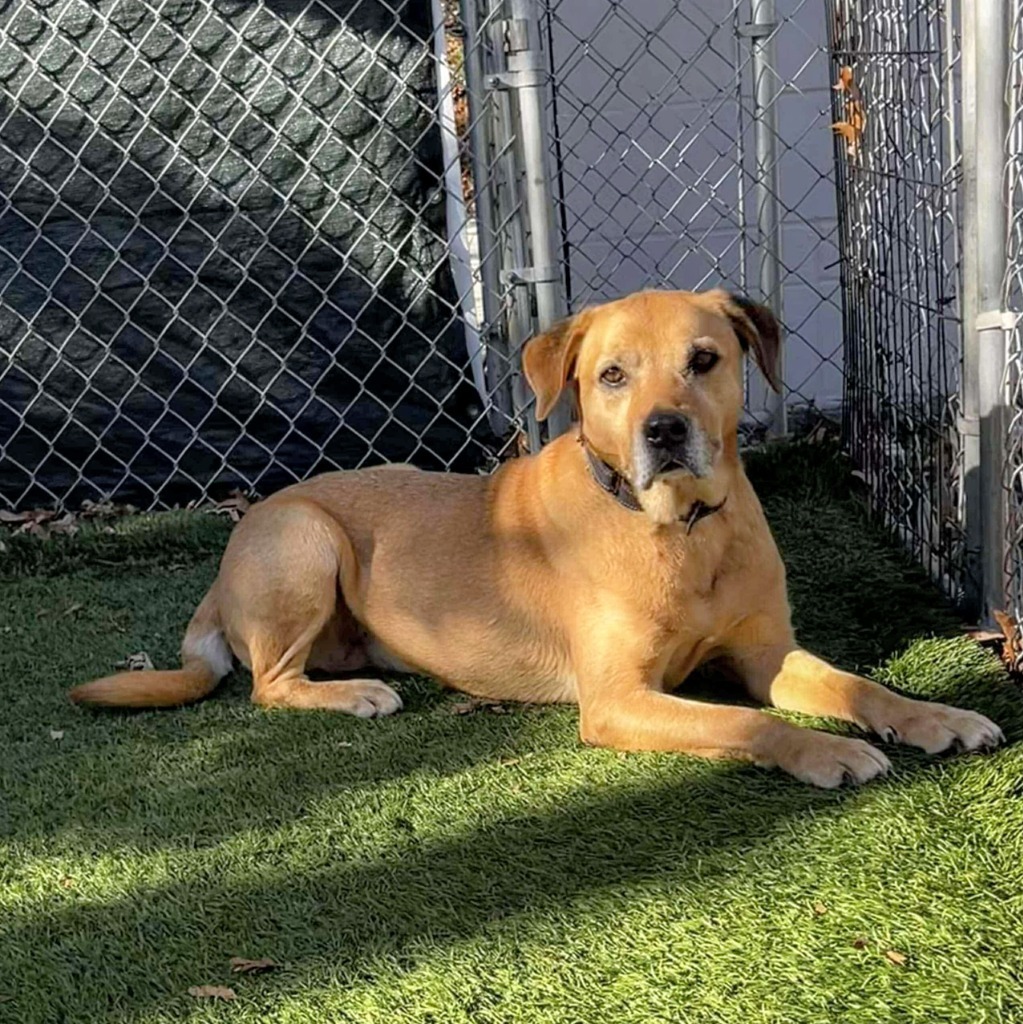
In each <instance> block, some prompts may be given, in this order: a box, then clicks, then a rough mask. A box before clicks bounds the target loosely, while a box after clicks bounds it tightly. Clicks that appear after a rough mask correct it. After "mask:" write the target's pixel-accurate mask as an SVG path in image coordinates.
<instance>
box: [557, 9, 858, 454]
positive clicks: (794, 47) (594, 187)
mask: <svg viewBox="0 0 1023 1024" xmlns="http://www.w3.org/2000/svg"><path fill="white" fill-rule="evenodd" d="M542 6H543V10H544V16H545V22H546V24H545V32H544V42H545V45H546V48H547V51H548V59H549V62H550V68H551V72H552V79H553V91H552V103H551V112H550V121H551V124H552V126H553V127H554V135H553V138H552V143H551V162H552V166H554V167H555V168H556V171H557V184H558V188H557V202H558V215H559V220H560V222H561V226H562V233H563V255H562V260H563V263H564V264H565V267H566V291H567V294H568V297H569V300H570V303H571V305H572V308H573V309H577V308H579V307H580V306H582V305H585V304H586V303H588V302H593V301H598V300H602V299H608V298H613V297H614V296H616V295H619V294H624V293H628V292H630V291H633V290H635V289H637V288H642V287H667V288H683V289H699V288H706V287H714V286H720V285H724V286H726V287H730V288H732V289H733V290H741V291H744V292H746V293H748V294H749V295H750V296H751V297H753V298H755V299H760V300H762V301H765V302H766V303H767V304H768V305H770V306H771V307H772V308H773V310H774V311H775V313H776V314H777V315H778V317H779V319H780V320H781V321H782V322H783V326H784V328H785V343H784V346H783V349H784V360H785V367H784V382H785V394H784V395H783V396H781V397H775V396H774V395H773V393H772V392H771V391H770V390H769V388H768V387H767V386H766V384H765V382H764V381H763V380H762V379H761V377H760V375H759V374H758V373H757V372H756V371H751V373H750V374H749V379H748V383H747V417H746V422H745V430H746V431H747V435H748V436H751V437H762V436H763V435H764V434H765V433H771V434H776V435H777V434H782V433H785V432H787V431H788V430H792V431H796V432H798V431H800V430H801V429H803V427H804V425H805V424H806V423H807V422H811V423H812V422H814V421H816V419H817V417H818V415H819V414H820V413H822V412H823V413H825V414H829V415H833V416H835V417H837V416H838V415H840V409H841V402H842V374H843V355H842V337H841V310H840V290H839V279H838V260H839V257H838V248H837V244H836V210H835V185H834V168H833V161H832V159H831V129H830V127H829V124H830V120H831V118H830V116H829V106H830V101H829V98H828V97H829V87H830V80H829V77H828V76H829V66H828V60H827V51H826V47H825V38H826V35H825V26H824V11H823V5H821V4H820V3H818V2H817V0H783V2H778V3H775V2H767V0H753V2H735V0H733V2H729V3H725V4H721V3H716V2H712V0H696V2H690V3H685V4H679V3H676V2H674V0H636V2H633V3H629V4H622V3H617V2H614V0H545V2H544V3H543V5H542Z"/></svg>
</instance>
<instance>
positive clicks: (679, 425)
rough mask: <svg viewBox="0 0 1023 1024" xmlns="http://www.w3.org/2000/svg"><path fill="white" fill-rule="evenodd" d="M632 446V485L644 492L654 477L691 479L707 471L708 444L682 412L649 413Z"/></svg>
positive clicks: (661, 411)
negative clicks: (677, 475)
mask: <svg viewBox="0 0 1023 1024" xmlns="http://www.w3.org/2000/svg"><path fill="white" fill-rule="evenodd" d="M637 442H638V443H637V444H636V446H635V448H636V450H635V453H634V455H635V458H634V463H635V476H636V479H635V481H634V484H635V486H636V487H637V488H638V489H639V490H641V491H642V490H646V488H648V487H649V486H650V484H651V483H653V480H654V478H655V477H657V476H661V475H662V474H664V473H671V472H674V471H676V470H677V471H680V472H684V473H690V474H692V475H693V476H694V477H702V476H705V475H706V473H707V470H708V468H709V467H708V465H707V445H706V442H705V440H704V438H703V435H702V433H701V432H700V431H699V430H698V429H696V428H694V426H693V424H692V421H691V420H690V419H689V417H688V416H685V415H684V414H683V413H680V412H674V411H669V410H660V411H655V412H652V413H651V414H650V415H649V416H648V417H647V418H646V421H645V422H644V423H643V426H642V429H641V432H640V437H639V438H637Z"/></svg>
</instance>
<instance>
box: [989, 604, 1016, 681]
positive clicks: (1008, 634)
mask: <svg viewBox="0 0 1023 1024" xmlns="http://www.w3.org/2000/svg"><path fill="white" fill-rule="evenodd" d="M991 614H992V615H993V616H994V618H995V622H997V623H998V627H999V629H1001V631H1002V634H1003V635H1004V636H1005V645H1004V646H1003V647H1002V661H1004V662H1005V664H1006V665H1008V666H1009V667H1010V668H1015V667H1016V665H1017V664H1018V663H1019V657H1020V654H1021V653H1023V638H1021V637H1020V635H1019V627H1018V626H1017V625H1016V623H1015V622H1014V621H1013V620H1012V618H1011V617H1010V616H1008V615H1006V614H1005V612H998V611H996V612H992V613H991Z"/></svg>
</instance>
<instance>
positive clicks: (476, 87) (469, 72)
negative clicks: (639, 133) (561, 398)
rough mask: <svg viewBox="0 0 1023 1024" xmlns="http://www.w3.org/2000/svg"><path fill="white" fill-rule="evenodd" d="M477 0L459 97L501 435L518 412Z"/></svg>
mask: <svg viewBox="0 0 1023 1024" xmlns="http://www.w3.org/2000/svg"><path fill="white" fill-rule="evenodd" d="M476 4H477V0H462V25H463V27H464V31H465V51H464V59H465V92H466V98H467V100H468V103H469V139H470V142H471V147H472V176H473V186H474V190H475V200H476V242H477V246H478V249H479V275H480V285H481V290H482V293H483V323H482V325H481V328H482V331H481V333H482V335H483V344H484V352H485V356H484V360H485V363H484V371H485V373H486V381H487V391H488V393H489V397H490V402H491V404H492V405H493V406H494V408H493V409H492V410H491V413H490V426H491V428H492V429H493V431H494V432H495V433H496V434H498V436H502V435H503V434H504V433H505V431H506V430H507V429H508V425H509V423H511V422H512V421H513V419H514V417H515V415H516V413H517V411H518V410H516V409H515V407H514V402H513V401H512V385H511V382H512V375H513V373H514V371H515V370H516V369H517V367H512V366H510V357H509V353H508V344H507V339H506V337H505V335H504V331H503V329H502V324H501V279H500V272H501V267H500V253H499V252H498V249H497V245H498V243H497V234H496V232H495V230H494V186H495V181H494V178H495V176H496V174H497V168H496V160H495V159H494V147H493V145H492V140H491V132H490V131H489V128H490V123H491V121H492V118H491V117H490V116H489V112H488V107H487V96H486V92H485V89H484V74H485V70H484V68H485V64H484V51H485V49H486V45H487V39H486V36H485V35H484V34H483V33H482V32H481V31H480V26H479V16H478V12H477V9H476Z"/></svg>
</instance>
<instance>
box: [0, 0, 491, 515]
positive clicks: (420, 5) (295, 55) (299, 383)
mask: <svg viewBox="0 0 1023 1024" xmlns="http://www.w3.org/2000/svg"><path fill="white" fill-rule="evenodd" d="M0 29H2V31H3V35H4V39H3V43H2V44H0V195H2V197H3V200H4V203H3V206H2V207H0V210H2V214H0V503H3V504H7V505H18V506H21V507H27V506H29V505H32V504H52V503H53V502H54V501H55V500H56V501H63V502H66V503H67V504H69V505H72V506H73V505H76V504H77V503H79V502H80V501H81V500H83V499H86V498H88V499H92V500H96V499H98V498H100V497H104V496H111V495H112V496H114V497H116V498H118V499H120V500H124V501H132V502H135V503H138V504H142V505H144V506H150V505H153V504H173V503H177V502H182V501H186V500H190V499H192V498H195V497H198V496H199V495H201V494H203V493H212V494H213V495H216V494H217V493H218V492H225V491H227V490H229V489H230V488H231V487H235V486H241V487H246V488H253V489H255V490H256V491H258V492H260V493H269V492H270V491H272V490H274V489H276V488H278V487H280V486H282V485H284V484H286V483H289V482H291V481H292V480H294V479H298V478H303V477H305V476H307V475H309V474H310V473H313V472H316V471H319V470H321V469H326V468H333V467H335V466H341V467H352V466H357V465H360V464H366V463H372V462H379V461H382V460H389V461H401V460H408V461H412V462H415V463H417V464H419V465H422V466H425V467H428V468H444V467H450V468H455V469H460V470H466V469H471V468H473V467H475V466H477V465H478V464H479V463H480V462H481V460H482V459H483V457H484V456H485V453H486V450H487V447H488V445H489V444H490V442H491V439H490V438H489V437H487V436H484V433H483V429H482V428H481V427H478V426H475V425H474V424H476V422H477V419H478V416H479V405H480V402H479V398H478V396H477V394H476V392H475V390H474V389H473V387H472V385H471V383H469V378H468V375H467V373H466V369H465V368H466V364H467V357H466V350H465V336H464V333H463V330H462V324H461V320H460V317H459V315H458V311H457V308H456V307H457V303H456V301H455V295H454V289H453V286H452V282H451V277H450V271H449V266H448V261H447V258H446V251H445V243H444V236H445V225H444V222H443V217H444V202H443V199H444V196H443V191H442V159H441V150H440V135H439V131H438V129H437V125H436V119H435V116H434V114H433V112H432V110H433V109H435V108H436V104H437V97H436V90H435V75H434V66H433V61H432V57H431V52H432V50H431V44H430V34H431V31H432V25H431V16H430V4H429V3H428V2H427V0H416V2H412V3H407V4H401V3H400V2H396V3H395V6H394V7H393V8H392V7H391V6H389V5H388V4H385V3H380V2H375V0H329V2H326V3H312V4H309V3H306V2H301V3H290V2H286V0H269V2H263V3H252V2H249V0H227V2H220V0H217V2H212V3H211V2H197V0H196V2H190V0H179V2H164V3H156V4H151V5H147V4H143V3H141V2H138V0H116V2H113V3H110V2H108V3H103V4H86V3H72V4H70V5H67V4H64V3H51V2H48V0H37V2H35V3H30V2H27V0H20V2H18V3H2V2H0Z"/></svg>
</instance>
